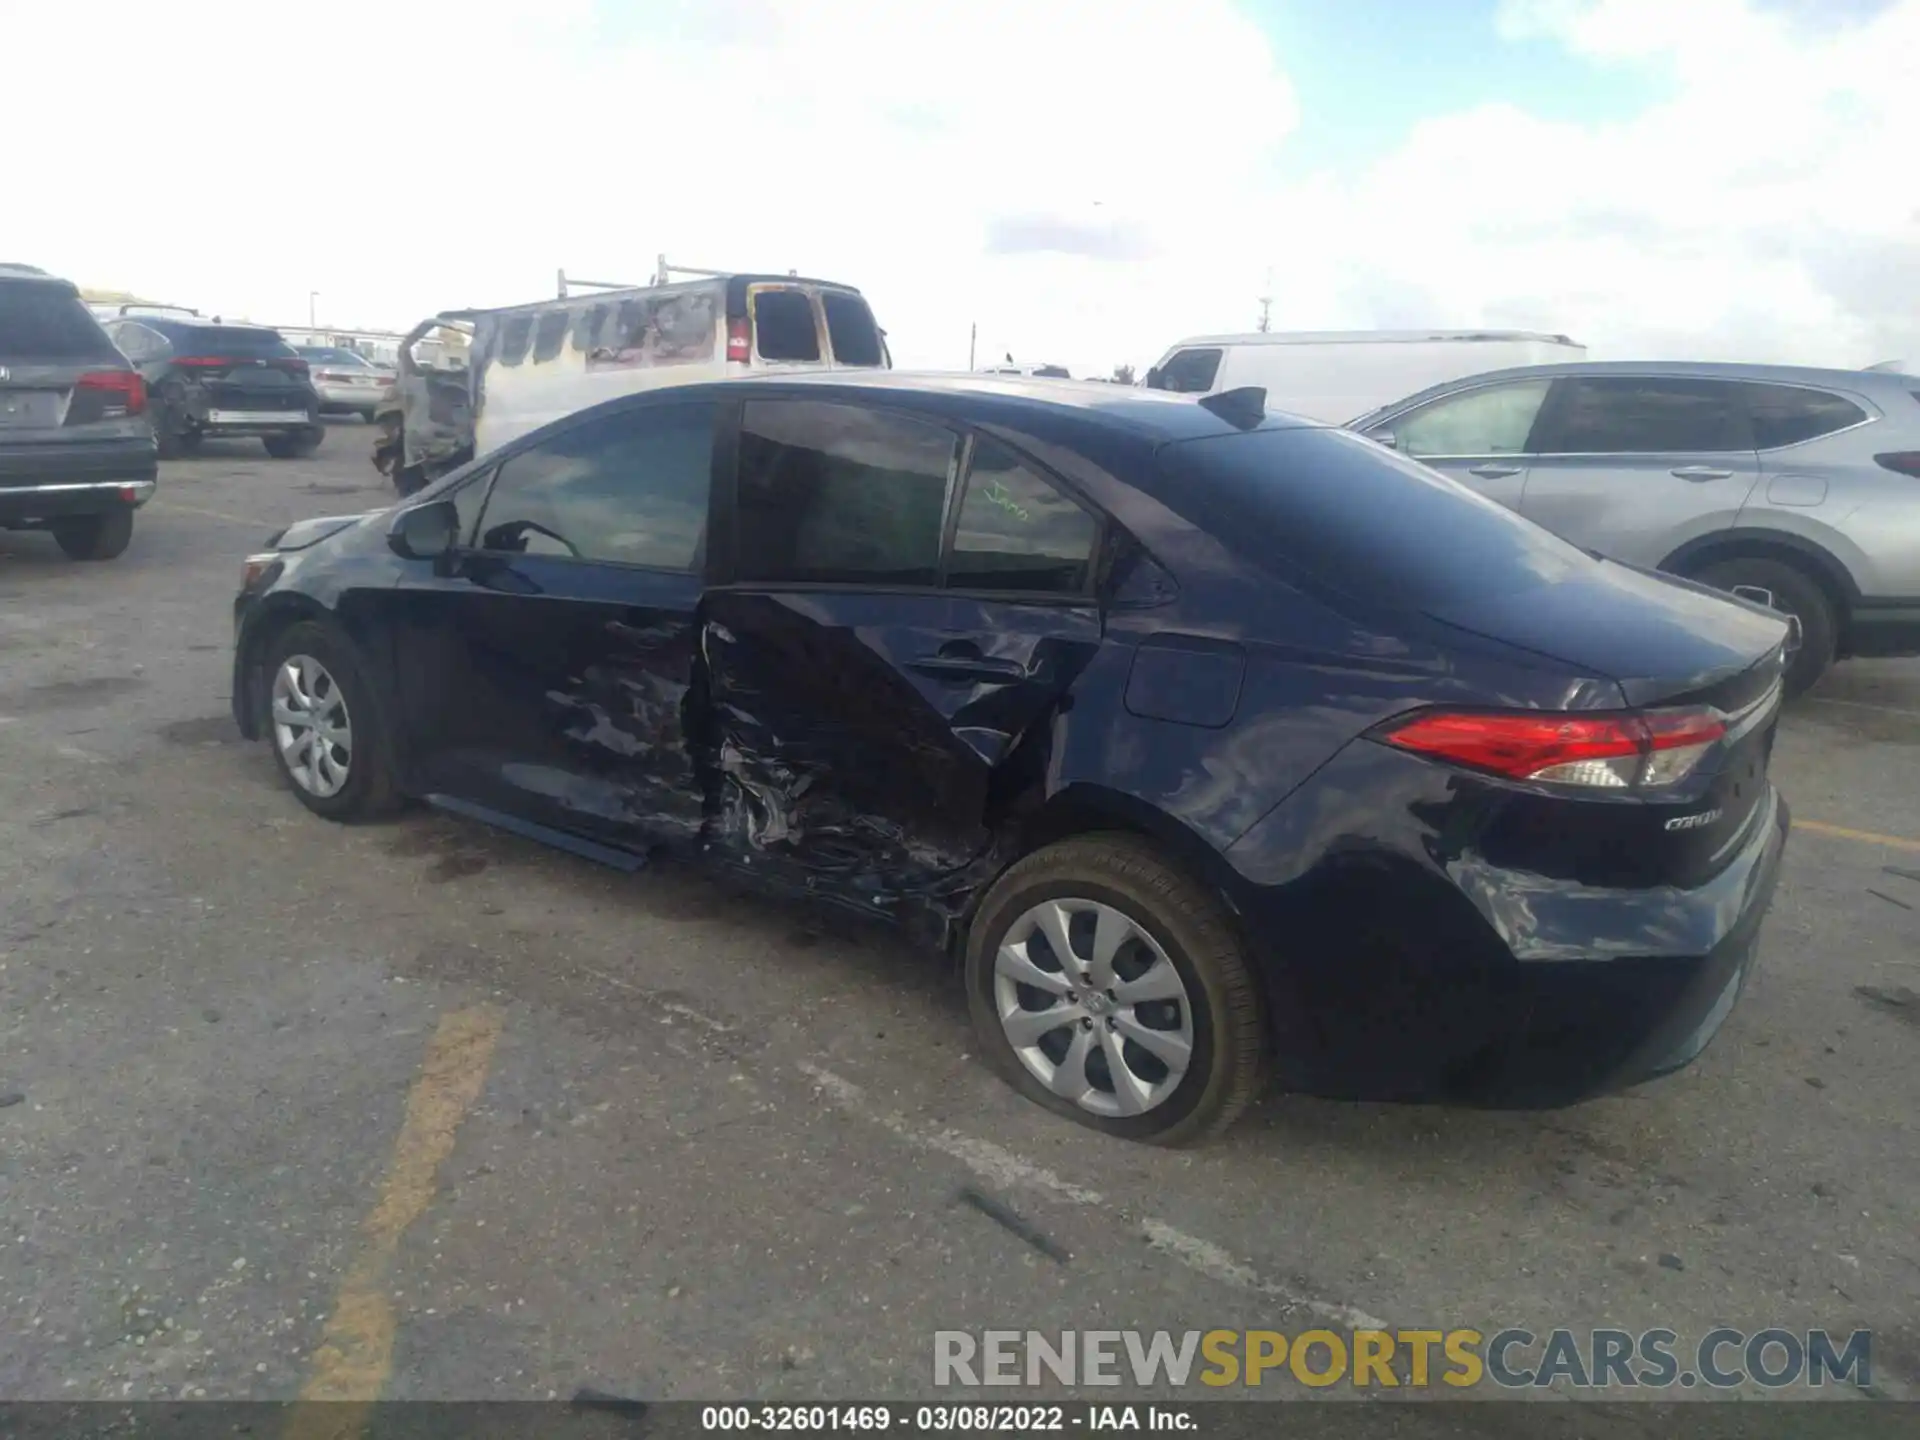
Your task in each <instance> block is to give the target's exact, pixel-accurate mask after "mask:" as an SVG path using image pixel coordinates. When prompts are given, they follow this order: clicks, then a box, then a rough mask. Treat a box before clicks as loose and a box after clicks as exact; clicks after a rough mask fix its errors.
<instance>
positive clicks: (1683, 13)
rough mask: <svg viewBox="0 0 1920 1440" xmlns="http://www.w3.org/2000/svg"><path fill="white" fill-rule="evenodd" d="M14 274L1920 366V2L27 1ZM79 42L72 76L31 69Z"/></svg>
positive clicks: (1148, 335) (1123, 346)
mask: <svg viewBox="0 0 1920 1440" xmlns="http://www.w3.org/2000/svg"><path fill="white" fill-rule="evenodd" d="M0 28H3V29H4V33H5V34H6V35H7V48H8V50H9V52H10V59H11V60H12V61H13V62H14V63H12V64H10V65H9V66H8V67H7V69H8V79H7V91H8V93H7V102H8V104H7V109H8V111H9V113H11V114H13V115H15V116H23V115H24V116H39V117H42V122H43V125H44V128H43V130H42V133H41V134H40V136H39V138H38V139H37V140H36V141H34V142H33V143H24V142H23V139H22V137H21V135H20V133H18V132H16V134H15V138H14V139H13V140H11V141H9V142H8V145H7V169H6V171H5V175H4V179H3V180H0V247H3V248H4V249H5V250H6V251H7V252H8V253H7V254H5V255H4V256H0V259H8V260H16V259H17V260H23V261H27V262H30V263H35V264H39V265H42V266H45V267H47V268H49V269H53V270H56V271H58V272H60V273H62V274H65V275H68V276H70V277H71V278H73V279H75V280H77V281H79V282H80V283H82V284H86V285H96V286H102V287H110V288H115V289H127V290H134V291H137V292H139V293H141V294H142V295H144V296H146V297H148V298H153V299H161V300H166V301H171V302H174V303H180V304H188V305H195V306H197V307H199V308H201V309H203V310H214V311H220V312H222V313H225V314H229V315H235V314H244V315H247V316H250V317H251V318H254V319H258V320H265V321H268V322H279V323H286V324H292V323H297V322H303V321H304V320H305V318H306V315H307V312H308V304H309V292H310V291H318V292H319V296H318V299H317V301H316V302H314V303H315V305H316V306H317V310H318V313H319V316H320V318H321V320H322V321H323V322H331V323H336V324H358V325H365V326H380V327H394V328H403V327H404V326H405V325H407V324H409V323H411V322H412V321H413V320H414V319H417V318H419V316H421V315H422V314H425V313H427V312H428V311H431V310H434V309H438V308H442V307H447V306H460V305H487V304H506V303H511V302H514V301H520V300H527V299H536V298H540V297H542V296H544V295H547V294H550V293H552V287H553V281H554V272H555V271H556V270H557V269H560V268H564V269H566V270H567V271H568V272H570V273H572V274H575V275H582V276H587V277H589V278H592V279H602V280H624V279H632V280H634V281H636V282H638V281H643V280H644V279H645V278H646V277H647V275H648V274H649V273H650V272H651V270H652V267H653V264H654V261H655V257H656V256H657V255H658V254H660V253H661V252H663V251H664V252H665V253H666V255H667V256H668V258H669V259H670V260H673V261H677V262H680V263H683V264H689V265H697V266H703V267H709V268H726V269H762V270H787V269H798V270H800V271H801V272H802V273H804V274H814V275H822V276H826V277H829V278H833V279H839V280H845V281H848V282H850V283H853V284H856V285H858V286H860V287H861V288H862V289H864V290H865V291H866V292H867V294H868V295H869V297H870V298H871V299H872V301H873V303H874V307H875V310H876V311H877V312H878V314H879V315H880V318H881V323H882V324H884V325H885V326H886V327H887V329H888V331H889V334H890V338H891V341H892V345H893V349H894V354H895V357H896V360H897V362H898V363H900V364H902V365H912V366H921V365H925V366H935V367H959V366H964V365H965V364H966V363H967V347H968V333H969V327H970V326H971V325H974V324H976V323H977V325H978V327H979V355H980V360H981V363H983V364H984V363H986V362H987V361H988V360H990V359H997V358H999V357H1000V356H1001V355H1003V354H1006V353H1012V354H1013V355H1014V356H1015V358H1016V359H1019V360H1023V361H1029V362H1041V361H1049V362H1054V363H1060V364H1065V365H1068V366H1070V367H1071V368H1072V369H1073V371H1074V373H1075V374H1082V373H1086V372H1089V371H1095V372H1100V373H1104V372H1105V371H1106V370H1108V369H1110V368H1111V367H1112V366H1113V365H1115V364H1117V363H1120V362H1123V361H1125V362H1131V363H1133V364H1135V365H1139V366H1142V367H1144V365H1145V364H1147V363H1149V362H1151V361H1152V360H1154V359H1155V358H1157V357H1158V356H1159V354H1160V353H1161V352H1162V351H1163V350H1164V349H1165V348H1166V347H1167V346H1168V345H1169V344H1171V343H1172V342H1174V341H1175V340H1177V339H1179V338H1181V337H1182V336H1185V335H1191V334H1196V333H1204V332H1209V331H1230V330H1250V329H1252V328H1253V327H1254V324H1255V321H1256V319H1257V317H1258V314H1259V299H1260V297H1261V296H1262V295H1268V296H1271V298H1272V316H1273V327H1274V328H1275V329H1332V328H1364V327H1370V326H1395V327H1398V326H1430V325H1440V326H1455V325H1498V326H1518V327H1526V328H1534V329H1545V330H1551V331H1564V332H1566V333H1569V334H1571V335H1573V336H1574V337H1575V338H1576V339H1579V340H1581V341H1583V342H1584V343H1585V344H1587V345H1588V347H1589V348H1590V352H1591V353H1592V354H1593V355H1594V356H1595V357H1597V358H1631V357H1635V356H1674V357H1677V356H1694V357H1708V358H1728V359H1773V360H1797V361H1804V362H1808V363H1820V364H1841V365H1865V364H1870V363H1873V362H1875V361H1880V360H1886V359H1893V358H1914V357H1916V356H1920V160H1916V148H1917V147H1920V0H1178V3H1174V0H1158V3H1142V0H966V3H964V4H951V3H947V4H936V3H934V0H314V3H309V4H300V3H297V0H296V3H293V4H281V5H261V4H258V3H256V0H196V3H192V4H182V5H163V4H155V3H152V0H138V3H125V0H91V3H87V4H67V3H58V0H0ZM35 55H41V56H46V57H49V58H48V62H47V63H45V64H42V65H33V64H27V65H22V64H20V63H19V62H20V61H21V60H23V59H30V57H32V56H35Z"/></svg>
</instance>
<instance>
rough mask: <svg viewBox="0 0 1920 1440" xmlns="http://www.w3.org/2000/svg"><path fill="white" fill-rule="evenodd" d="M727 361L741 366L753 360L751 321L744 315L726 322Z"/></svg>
mask: <svg viewBox="0 0 1920 1440" xmlns="http://www.w3.org/2000/svg"><path fill="white" fill-rule="evenodd" d="M727 359H728V361H729V362H738V363H739V364H742V365H744V364H746V363H747V361H749V360H751V359H753V321H751V320H749V319H748V318H747V317H746V316H745V315H740V316H736V317H735V318H734V319H732V320H729V321H727Z"/></svg>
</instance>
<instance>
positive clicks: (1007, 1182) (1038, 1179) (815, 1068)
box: [799, 1062, 1391, 1330]
mask: <svg viewBox="0 0 1920 1440" xmlns="http://www.w3.org/2000/svg"><path fill="white" fill-rule="evenodd" d="M799 1068H800V1073H801V1074H803V1075H805V1076H806V1077H807V1078H808V1079H809V1080H811V1081H813V1083H814V1085H815V1087H816V1088H818V1089H819V1090H820V1091H821V1092H822V1093H823V1094H825V1095H826V1097H827V1098H828V1099H829V1100H830V1101H832V1103H833V1104H834V1105H836V1106H838V1107H839V1108H840V1109H842V1110H844V1111H846V1112H847V1113H848V1114H851V1115H855V1116H858V1117H859V1118H860V1119H862V1120H866V1121H869V1122H871V1123H873V1124H875V1125H878V1126H880V1128H881V1129H883V1130H886V1131H889V1132H890V1133H892V1134H893V1135H896V1136H898V1137H899V1138H900V1139H902V1140H904V1141H906V1142H907V1143H908V1144H909V1145H912V1146H914V1147H916V1148H918V1149H921V1150H933V1151H937V1152H938V1153H939V1154H942V1155H947V1156H950V1157H952V1158H953V1159H955V1160H958V1161H959V1162H960V1163H961V1164H962V1165H965V1166H966V1167H967V1168H968V1169H969V1170H971V1171H973V1173H974V1174H975V1175H977V1176H979V1177H980V1178H981V1179H982V1180H984V1181H986V1182H987V1183H989V1184H991V1185H996V1186H999V1187H1000V1188H1002V1189H1007V1190H1029V1191H1034V1192H1037V1193H1039V1194H1040V1195H1043V1196H1045V1197H1046V1198H1047V1199H1049V1200H1054V1201H1057V1202H1060V1203H1062V1204H1067V1205H1080V1206H1086V1207H1089V1208H1094V1209H1108V1210H1112V1209H1117V1208H1118V1207H1117V1206H1114V1205H1111V1204H1109V1202H1108V1200H1107V1198H1106V1197H1105V1196H1104V1195H1102V1194H1101V1193H1100V1192H1099V1191H1097V1190H1089V1189H1087V1188H1086V1187H1085V1186H1083V1185H1076V1184H1074V1183H1073V1182H1072V1181H1070V1180H1064V1179H1062V1178H1061V1177H1060V1176H1058V1175H1056V1174H1055V1173H1054V1172H1053V1171H1051V1170H1049V1169H1047V1168H1046V1167H1045V1166H1043V1165H1036V1164H1034V1163H1033V1162H1032V1161H1031V1160H1026V1159H1023V1158H1021V1157H1020V1156H1018V1155H1016V1154H1014V1153H1013V1152H1012V1151H1011V1150H1008V1149H1006V1148H1004V1147H1003V1146H999V1145H996V1144H994V1143H993V1142H992V1141H991V1140H980V1139H977V1138H975V1137H974V1136H971V1135H962V1134H961V1133H959V1132H958V1131H956V1130H950V1129H946V1128H944V1127H942V1128H934V1127H930V1126H922V1125H916V1124H914V1123H913V1122H912V1121H911V1120H909V1119H907V1118H906V1117H905V1116H904V1115H899V1114H896V1113H895V1112H893V1111H891V1110H888V1109H885V1108H884V1107H881V1106H877V1105H874V1104H872V1103H870V1102H869V1101H868V1100H867V1096H866V1092H865V1091H864V1090H862V1089H861V1088H860V1087H859V1086H858V1085H856V1084H855V1083H854V1082H853V1081H851V1080H848V1079H847V1078H846V1077H844V1076H841V1075H836V1074H834V1073H833V1072H832V1071H831V1070H828V1069H825V1068H823V1067H822V1066H819V1065H812V1064H807V1063H804V1062H803V1063H802V1064H801V1065H800V1067H799ZM1140 1230H1141V1234H1142V1236H1143V1237H1144V1238H1145V1239H1146V1241H1147V1243H1148V1244H1150V1245H1151V1246H1152V1247H1153V1248H1154V1249H1155V1250H1157V1251H1159V1252H1160V1253H1161V1254H1162V1255H1166V1256H1168V1257H1169V1258H1170V1259H1173V1260H1176V1261H1178V1262H1179V1263H1180V1264H1182V1265H1184V1266H1186V1267H1187V1269H1189V1270H1191V1271H1193V1272H1194V1273H1195V1274H1198V1275H1204V1276H1206V1277H1207V1278H1208V1279H1209V1280H1213V1281H1217V1282H1218V1283H1220V1284H1222V1285H1229V1286H1232V1287H1233V1288H1234V1289H1236V1290H1245V1291H1248V1292H1250V1293H1252V1294H1255V1295H1264V1296H1266V1297H1267V1298H1268V1299H1270V1300H1274V1301H1277V1302H1279V1303H1280V1304H1282V1305H1286V1306H1290V1307H1292V1308H1295V1309H1299V1310H1304V1311H1306V1312H1307V1313H1308V1314H1310V1315H1314V1316H1317V1317H1318V1318H1320V1319H1322V1320H1326V1321H1329V1322H1331V1323H1332V1324H1336V1325H1342V1326H1346V1327H1348V1328H1350V1329H1355V1330H1387V1329H1390V1328H1391V1327H1390V1326H1388V1324H1387V1323H1386V1321H1384V1320H1379V1319H1376V1318H1374V1317H1373V1316H1372V1315H1369V1314H1368V1313H1367V1312H1366V1311H1364V1310H1361V1309H1359V1308H1357V1307H1356V1306H1352V1305H1345V1304H1341V1303H1340V1302H1338V1301H1334V1300H1321V1299H1318V1298H1316V1297H1314V1296H1311V1295H1303V1294H1301V1293H1300V1292H1299V1291H1297V1290H1292V1289H1289V1288H1288V1287H1287V1286H1284V1285H1281V1284H1278V1283H1276V1282H1275V1281H1272V1280H1267V1279H1263V1278H1262V1277H1261V1275H1260V1273H1259V1271H1257V1270H1255V1269H1254V1268H1253V1267H1252V1266H1251V1265H1248V1264H1246V1263H1245V1262H1244V1261H1241V1260H1237V1259H1235V1258H1234V1256H1233V1255H1231V1254H1230V1253H1228V1252H1227V1251H1226V1250H1223V1249H1222V1248H1221V1247H1220V1246H1218V1245H1216V1244H1214V1243H1213V1242H1212V1241H1211V1240H1202V1239H1201V1238H1200V1237H1199V1236H1197V1235H1189V1234H1188V1233H1187V1232H1186V1231H1184V1230H1182V1229H1180V1228H1179V1227H1177V1226H1174V1225H1170V1224H1168V1223H1167V1222H1166V1221H1164V1220H1159V1219H1155V1218H1154V1217H1153V1216H1151V1215H1149V1216H1147V1217H1145V1218H1144V1219H1142V1220H1141V1221H1140Z"/></svg>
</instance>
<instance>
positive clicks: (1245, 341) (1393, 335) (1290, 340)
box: [1170, 329, 1576, 350]
mask: <svg viewBox="0 0 1920 1440" xmlns="http://www.w3.org/2000/svg"><path fill="white" fill-rule="evenodd" d="M1440 340H1452V341H1515V340H1530V341H1537V342H1539V343H1541V344H1546V345H1572V344H1574V343H1576V342H1575V341H1573V340H1571V339H1569V338H1568V337H1567V336H1565V335H1549V334H1546V333H1545V332H1543V331H1536V330H1471V329H1459V330H1265V331H1252V332H1249V333H1246V334H1240V335H1195V336H1193V337H1192V338H1190V339H1186V340H1181V341H1179V342H1177V343H1176V344H1174V345H1173V346H1171V347H1170V348H1171V349H1174V350H1185V349H1188V348H1190V347H1193V346H1199V345H1220V346H1233V345H1409V344H1428V343H1432V342H1434V341H1440Z"/></svg>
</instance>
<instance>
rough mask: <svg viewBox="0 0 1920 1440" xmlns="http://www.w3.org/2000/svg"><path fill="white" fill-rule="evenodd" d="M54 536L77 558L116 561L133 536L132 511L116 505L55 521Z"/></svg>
mask: <svg viewBox="0 0 1920 1440" xmlns="http://www.w3.org/2000/svg"><path fill="white" fill-rule="evenodd" d="M53 538H54V541H55V542H56V543H57V544H58V545H59V546H60V548H61V549H62V550H64V551H66V552H67V555H68V558H70V559H74V560H114V559H117V558H119V556H120V555H122V554H123V553H125V551H126V548H127V545H128V542H130V541H131V540H132V539H133V511H131V510H128V509H125V508H122V507H116V508H114V509H112V510H103V511H101V512H100V513H99V514H98V515H75V516H72V517H71V518H69V519H65V520H56V521H54V522H53Z"/></svg>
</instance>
